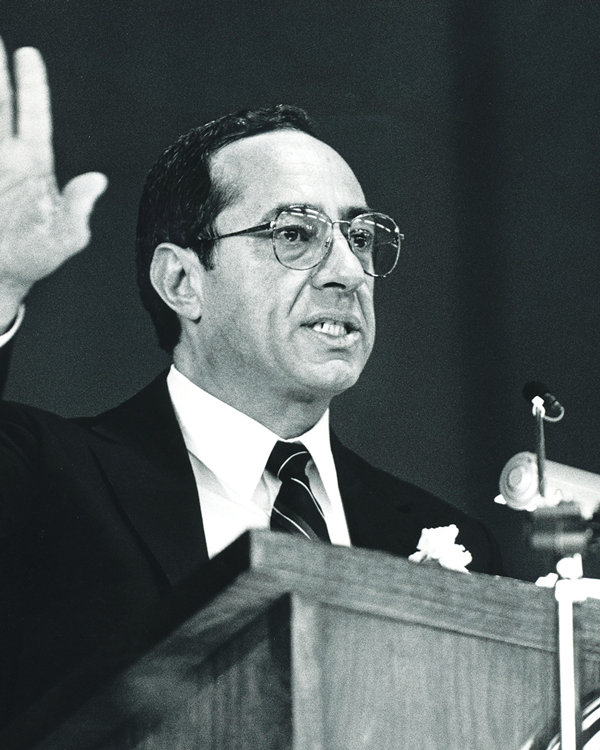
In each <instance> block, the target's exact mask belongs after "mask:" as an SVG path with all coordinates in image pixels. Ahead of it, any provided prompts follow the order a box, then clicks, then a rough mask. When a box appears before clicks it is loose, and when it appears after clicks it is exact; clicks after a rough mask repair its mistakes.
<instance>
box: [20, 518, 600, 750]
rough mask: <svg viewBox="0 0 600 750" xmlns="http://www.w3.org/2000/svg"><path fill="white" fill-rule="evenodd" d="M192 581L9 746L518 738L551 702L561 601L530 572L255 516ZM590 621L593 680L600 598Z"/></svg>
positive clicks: (163, 748) (435, 744)
mask: <svg viewBox="0 0 600 750" xmlns="http://www.w3.org/2000/svg"><path fill="white" fill-rule="evenodd" d="M187 596H188V598H189V597H191V598H192V599H194V597H196V600H197V602H198V606H197V607H196V606H193V607H192V609H193V611H195V613H194V614H192V616H191V617H187V618H186V619H185V620H184V621H182V622H180V624H179V625H178V626H177V627H175V629H174V630H172V631H171V632H170V634H169V635H168V636H167V637H165V638H163V639H162V640H161V641H160V642H159V643H158V644H157V645H155V646H154V647H153V648H151V649H149V650H147V651H146V652H145V653H143V654H142V655H138V656H136V658H135V660H134V661H133V663H131V664H130V666H129V667H127V668H126V669H124V670H121V672H120V673H119V674H118V676H117V677H116V678H113V679H112V680H110V681H109V682H107V683H106V684H105V685H104V687H102V688H101V689H99V690H97V691H96V692H95V694H94V695H93V697H92V698H91V699H89V700H85V701H84V702H83V703H82V704H81V705H79V706H78V707H77V708H76V710H74V711H72V712H71V713H70V714H69V715H68V716H67V717H66V718H64V717H63V718H61V717H60V711H56V712H54V714H53V716H52V721H54V723H55V726H54V727H52V728H49V729H48V731H47V733H45V737H44V739H41V740H40V739H39V738H36V739H35V741H32V740H31V737H30V738H29V739H27V736H26V735H27V731H26V730H25V729H23V728H21V729H22V733H21V735H20V736H17V734H15V735H14V736H13V737H12V738H8V739H7V742H8V745H7V750H8V748H9V747H10V748H11V750H12V749H13V748H15V749H16V748H19V749H21V748H25V747H27V748H35V750H91V748H95V749H98V750H133V749H134V748H135V750H175V749H177V750H192V749H196V748H198V749H199V750H200V749H202V750H204V749H205V748H206V749H210V750H225V749H226V748H227V750H230V749H231V750H234V749H235V750H275V749H277V750H279V749H283V748H290V749H292V748H293V749H294V750H359V749H360V750H404V749H406V750H409V749H410V750H495V749H496V748H497V749H498V750H520V748H522V747H523V746H524V745H525V743H526V741H527V740H528V738H530V737H531V736H532V735H533V734H534V733H536V732H537V731H538V730H539V729H540V728H541V727H543V726H544V724H545V723H546V722H547V721H548V720H549V719H552V718H553V717H554V716H555V712H556V709H557V692H558V689H557V659H556V611H555V602H554V598H553V593H552V592H551V591H548V590H544V589H540V588H537V587H536V586H534V585H533V584H528V583H523V582H520V581H515V580H511V579H501V578H493V577H490V576H485V575H480V574H472V575H465V574H462V573H454V572H452V571H447V570H443V569H440V568H438V567H434V566H429V565H417V564H414V563H411V562H409V561H408V560H404V559H400V558H396V557H392V556H390V555H386V554H383V553H378V552H370V551H367V550H360V549H346V548H342V547H332V546H329V545H324V544H323V545H322V544H320V543H312V542H307V541H304V540H301V539H297V538H295V537H291V536H287V535H283V534H272V533H270V532H265V531H256V532H250V533H248V534H245V535H244V536H242V537H240V539H238V540H237V541H236V542H235V543H234V544H233V545H232V546H231V547H230V548H228V550H226V551H225V552H224V553H222V554H221V555H220V556H219V557H217V558H215V560H213V561H212V562H211V563H210V564H209V565H208V566H207V567H206V568H205V569H203V571H201V575H199V576H198V579H197V580H196V581H195V582H193V584H192V585H190V587H189V589H188V592H187ZM577 626H578V631H579V633H580V638H581V643H582V663H583V670H582V690H583V692H586V691H587V690H590V689H592V688H596V687H598V686H600V602H593V601H590V602H586V603H585V604H583V605H579V609H578V616H577ZM56 722H58V723H57V724H56ZM34 734H35V733H34ZM32 736H33V735H32Z"/></svg>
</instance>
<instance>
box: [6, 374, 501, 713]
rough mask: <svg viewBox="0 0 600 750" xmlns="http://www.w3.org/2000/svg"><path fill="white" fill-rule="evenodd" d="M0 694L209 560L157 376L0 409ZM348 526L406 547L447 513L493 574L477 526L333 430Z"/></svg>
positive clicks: (22, 690) (33, 692)
mask: <svg viewBox="0 0 600 750" xmlns="http://www.w3.org/2000/svg"><path fill="white" fill-rule="evenodd" d="M0 417H1V431H0V471H1V486H0V500H1V501H0V555H1V560H0V562H1V563H2V574H1V577H0V585H1V587H2V589H1V591H0V594H1V599H0V601H2V602H3V611H2V615H1V617H0V627H1V628H2V630H1V631H0V638H1V649H2V650H1V652H0V658H1V659H2V667H1V672H2V676H3V685H2V689H3V691H4V693H3V695H0V700H1V704H2V706H3V707H4V721H6V720H7V719H10V718H11V717H12V716H14V715H15V714H17V713H18V712H20V711H22V710H23V709H24V708H25V707H27V706H28V705H29V704H30V703H32V702H33V701H34V700H35V699H36V698H37V697H38V696H40V695H41V694H42V693H43V692H44V691H45V690H46V689H48V688H49V687H50V686H52V685H54V684H55V683H57V682H58V681H60V680H61V679H62V678H64V677H65V676H66V675H68V673H69V672H70V671H71V670H73V668H74V667H75V666H76V665H77V664H79V663H81V662H82V661H84V660H86V659H88V658H89V657H90V656H91V655H93V654H94V653H97V652H99V651H102V650H104V651H105V652H107V653H108V651H110V648H111V645H114V646H115V648H116V647H117V641H119V643H120V646H121V647H122V645H123V642H124V640H123V639H125V640H126V639H127V637H128V633H130V632H131V633H133V632H138V633H139V629H140V622H141V623H142V629H143V616H144V613H146V612H148V611H149V609H150V608H152V607H153V606H155V605H156V604H157V603H159V602H161V601H164V600H166V599H168V597H169V596H170V592H172V591H173V589H174V588H177V586H178V585H180V584H181V582H182V581H184V580H185V579H186V577H188V576H189V575H190V574H191V573H192V572H193V571H195V570H197V569H198V568H199V567H201V566H202V565H203V564H204V563H205V562H207V560H208V556H207V551H206V543H205V540H204V533H203V527H202V517H201V513H200V507H199V501H198V494H197V490H196V486H195V481H194V476H193V473H192V469H191V465H190V463H189V460H188V455H187V450H186V448H185V445H184V442H183V438H182V435H181V432H180V430H179V427H178V424H177V421H176V418H175V415H174V412H173V409H172V407H171V403H170V399H169V396H168V391H167V386H166V379H165V374H164V373H163V374H162V375H161V376H160V377H158V378H157V379H156V380H155V381H154V382H152V383H151V384H150V385H149V386H148V387H146V388H145V389H144V390H143V391H141V392H140V393H138V394H137V395H135V396H134V397H133V398H131V399H130V400H128V401H126V402H125V403H123V404H121V405H120V406H118V407H116V408H115V409H112V410H110V411H108V412H106V413H104V414H101V415H100V416H98V417H95V418H86V419H82V420H66V419H63V418H61V417H58V416H56V415H53V414H49V413H47V412H43V411H41V410H38V409H34V408H31V407H26V406H22V405H18V404H10V403H4V404H3V405H2V407H1V411H0ZM332 449H333V456H334V460H335V464H336V468H337V473H338V480H339V486H340V491H341V496H342V500H343V504H344V509H345V513H346V518H347V521H348V527H349V530H350V537H351V540H352V543H353V544H354V545H356V546H360V547H367V548H370V549H377V550H383V551H385V552H391V553H394V554H397V555H403V556H407V555H409V554H411V553H412V552H414V551H415V550H416V545H417V542H418V539H419V536H420V534H421V530H422V529H423V528H424V527H432V526H445V525H448V524H450V523H456V524H457V526H458V527H459V529H460V536H459V538H458V541H459V542H462V543H463V544H464V545H465V546H466V547H467V549H469V550H470V551H471V553H472V555H473V563H472V565H471V569H473V570H478V571H482V572H488V573H495V572H499V560H498V558H497V556H496V553H495V547H494V545H493V543H492V541H491V540H490V538H489V536H488V535H487V533H486V532H485V530H484V529H483V528H482V527H481V525H480V524H479V523H477V522H476V521H473V520H472V519H470V518H469V517H467V516H466V515H464V514H463V513H462V512H460V511H459V510H457V509H456V508H454V507H452V506H450V505H448V504H446V503H444V502H442V501H441V500H439V499H437V498H435V497H433V496H432V495H430V494H429V493H427V492H424V491H423V490H420V489H418V488H417V487H415V486H413V485H410V484H408V483H406V482H402V481H400V480H399V479H396V478H395V477H393V476H391V475H390V474H387V473H385V472H383V471H380V470H378V469H375V468H374V467H372V466H370V465H369V464H368V463H366V462H365V461H364V460H362V459H361V458H360V457H358V456H357V455H356V454H354V453H352V452H351V451H350V450H348V449H347V448H345V447H344V446H342V445H341V443H340V442H339V441H338V440H337V439H336V438H335V436H332Z"/></svg>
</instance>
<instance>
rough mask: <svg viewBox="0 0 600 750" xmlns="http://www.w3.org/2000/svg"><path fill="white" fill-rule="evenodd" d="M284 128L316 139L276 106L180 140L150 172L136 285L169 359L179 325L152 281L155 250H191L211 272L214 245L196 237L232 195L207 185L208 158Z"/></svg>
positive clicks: (291, 110) (295, 112) (294, 110)
mask: <svg viewBox="0 0 600 750" xmlns="http://www.w3.org/2000/svg"><path fill="white" fill-rule="evenodd" d="M286 128H289V129H293V130H300V131H303V132H305V133H308V134H309V135H314V134H315V133H314V129H313V126H312V123H311V122H310V120H309V118H308V115H307V114H306V112H304V110H302V109H300V108H298V107H291V106H287V105H283V104H279V105H277V106H274V107H269V108H265V109H257V110H243V111H241V112H238V113H236V114H232V115H226V116H225V117H221V118H219V119H218V120H214V121H213V122H209V123H208V124H207V125H203V126H201V127H198V128H194V129H193V130H190V131H189V133H186V134H185V135H182V136H181V137H180V138H179V139H178V140H177V141H176V142H175V143H174V144H173V145H172V146H169V148H168V149H167V150H166V151H165V152H164V154H163V155H162V156H161V157H160V158H159V159H158V161H157V162H156V163H155V164H154V166H153V167H152V169H151V170H150V172H149V173H148V176H147V178H146V182H145V185H144V189H143V191H142V197H141V199H140V207H139V212H138V222H137V234H136V261H137V281H138V286H139V288H140V295H141V298H142V302H143V304H144V307H145V308H146V310H148V312H149V313H150V317H151V318H152V322H153V323H154V327H155V329H156V333H157V335H158V343H159V344H160V346H161V347H162V348H163V349H164V350H165V351H167V352H169V353H170V354H171V353H172V352H173V349H174V348H175V346H176V344H177V343H178V341H179V337H180V335H181V325H180V322H179V318H178V317H177V314H176V313H175V311H174V310H172V309H171V308H170V307H169V306H168V305H167V304H165V302H163V300H162V299H161V298H160V296H159V294H158V293H157V292H156V290H155V289H154V287H153V286H152V283H151V281H150V264H151V263H152V257H153V255H154V250H155V249H156V247H157V246H158V245H160V243H161V242H173V243H174V244H176V245H179V246H180V247H189V248H192V249H193V250H195V252H196V253H197V254H198V257H199V258H200V261H201V262H202V264H203V265H204V267H205V268H208V269H210V268H212V259H213V246H214V242H211V241H207V240H204V241H200V240H198V235H200V234H201V233H202V234H212V233H213V231H214V230H213V222H214V221H215V219H216V217H217V216H218V214H219V213H220V212H221V211H222V210H223V209H224V208H225V207H226V205H227V203H228V200H229V198H230V195H229V194H228V191H227V186H223V185H216V184H213V182H212V181H211V177H210V169H209V159H210V157H211V155H212V154H214V152H215V151H217V150H218V149H220V148H222V147H223V146H226V145H227V144H228V143H233V142H234V141H239V140H241V139H242V138H248V137H249V136H252V135H257V134H259V133H266V132H269V131H272V130H280V129H286Z"/></svg>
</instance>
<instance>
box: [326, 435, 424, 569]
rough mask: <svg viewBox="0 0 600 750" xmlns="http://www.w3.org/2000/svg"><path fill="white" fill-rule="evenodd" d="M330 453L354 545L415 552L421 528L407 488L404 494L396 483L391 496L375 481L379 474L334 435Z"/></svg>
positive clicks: (408, 552) (406, 552) (401, 484)
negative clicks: (394, 490)
mask: <svg viewBox="0 0 600 750" xmlns="http://www.w3.org/2000/svg"><path fill="white" fill-rule="evenodd" d="M331 450H332V453H333V459H334V462H335V466H336V470H337V475H338V484H339V488H340V495H341V497H342V503H343V505H344V512H345V514H346V521H347V523H348V530H349V532H350V540H351V542H352V544H353V546H355V547H365V548H367V549H375V550H381V551H383V552H391V553H392V554H395V555H401V556H403V557H408V555H410V554H412V553H413V552H415V550H416V548H417V542H418V540H419V537H420V535H421V530H422V527H421V524H420V522H419V519H417V518H416V515H415V513H414V498H413V497H411V495H410V492H408V489H410V485H406V488H407V492H406V494H404V493H402V492H401V487H402V486H403V483H400V482H399V481H398V482H397V484H398V488H397V490H396V492H395V493H394V494H392V493H390V492H389V491H386V489H387V488H383V487H382V486H381V485H380V482H379V481H378V475H380V474H381V472H378V471H377V470H376V469H374V468H373V467H372V466H370V465H369V464H368V463H367V462H366V461H364V460H363V459H361V458H360V457H359V456H357V455H356V454H355V453H353V452H352V451H350V450H348V448H345V447H344V446H343V445H342V444H341V443H340V441H339V440H338V439H337V437H336V436H335V435H334V434H332V435H331Z"/></svg>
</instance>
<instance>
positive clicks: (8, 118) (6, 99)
mask: <svg viewBox="0 0 600 750" xmlns="http://www.w3.org/2000/svg"><path fill="white" fill-rule="evenodd" d="M12 134H13V92H12V86H11V84H10V75H9V72H8V60H7V58H6V50H5V48H4V43H3V42H2V39H0V141H3V140H4V139H5V138H10V137H11V136H12Z"/></svg>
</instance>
